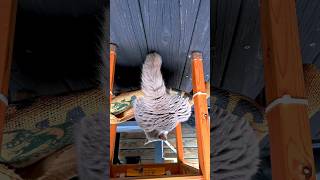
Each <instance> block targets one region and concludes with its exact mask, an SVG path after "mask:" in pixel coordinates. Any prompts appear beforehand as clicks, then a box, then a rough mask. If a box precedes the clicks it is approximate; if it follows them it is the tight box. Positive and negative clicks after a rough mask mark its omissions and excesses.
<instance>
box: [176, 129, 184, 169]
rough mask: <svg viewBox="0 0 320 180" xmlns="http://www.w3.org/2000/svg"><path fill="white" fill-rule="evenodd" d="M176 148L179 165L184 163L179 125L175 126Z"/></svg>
mask: <svg viewBox="0 0 320 180" xmlns="http://www.w3.org/2000/svg"><path fill="white" fill-rule="evenodd" d="M176 147H177V156H178V163H179V164H180V163H183V161H184V160H183V159H184V153H183V142H182V128H181V123H179V124H178V125H177V126H176Z"/></svg>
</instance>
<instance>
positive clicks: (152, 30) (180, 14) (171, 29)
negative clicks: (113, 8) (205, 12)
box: [140, 0, 208, 89]
mask: <svg viewBox="0 0 320 180" xmlns="http://www.w3.org/2000/svg"><path fill="white" fill-rule="evenodd" d="M199 2H200V0H194V1H179V0H171V1H150V0H140V5H141V13H142V18H143V23H144V28H145V35H146V40H147V46H148V50H149V51H151V50H155V51H157V52H158V53H159V54H160V55H161V56H162V59H163V63H162V72H163V76H164V79H165V81H166V85H167V86H168V87H172V88H175V89H179V85H180V81H181V76H182V74H183V69H184V65H185V63H186V60H187V53H188V48H189V46H190V41H191V37H192V32H193V28H194V23H195V19H196V14H197V12H198V7H199ZM207 38H208V37H207Z"/></svg>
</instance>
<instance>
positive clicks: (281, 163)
mask: <svg viewBox="0 0 320 180" xmlns="http://www.w3.org/2000/svg"><path fill="white" fill-rule="evenodd" d="M295 3H296V2H295V1H294V0H281V1H279V0H262V1H261V25H262V26H261V30H262V42H263V56H264V68H265V81H266V97H267V102H268V103H271V102H272V101H273V100H275V99H277V98H280V97H282V96H283V95H286V94H287V95H290V96H292V97H295V98H305V90H304V78H303V71H302V61H301V52H300V45H299V33H298V23H297V16H296V7H295ZM266 117H267V119H268V124H269V134H270V145H271V162H272V165H271V166H272V179H275V180H283V179H293V180H298V179H308V180H309V179H310V180H315V179H316V176H315V167H314V160H313V154H312V143H311V135H310V133H311V132H310V127H309V126H310V125H309V120H308V116H307V110H306V106H305V105H302V104H288V105H284V104H279V105H277V106H275V107H274V108H272V109H271V110H270V111H269V112H268V113H267V114H266Z"/></svg>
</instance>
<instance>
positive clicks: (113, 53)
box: [109, 44, 117, 174]
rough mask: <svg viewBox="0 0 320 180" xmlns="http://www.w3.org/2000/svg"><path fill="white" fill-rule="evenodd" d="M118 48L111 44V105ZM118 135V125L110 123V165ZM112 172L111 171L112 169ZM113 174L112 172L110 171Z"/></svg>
mask: <svg viewBox="0 0 320 180" xmlns="http://www.w3.org/2000/svg"><path fill="white" fill-rule="evenodd" d="M116 58H117V54H116V46H115V45H114V44H110V62H109V63H110V104H111V101H112V90H113V81H114V73H115V66H116ZM116 133H117V125H116V124H111V123H110V156H109V158H110V165H111V164H113V158H114V147H115V142H116ZM110 170H111V169H110ZM110 174H111V171H110Z"/></svg>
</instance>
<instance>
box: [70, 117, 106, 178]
mask: <svg viewBox="0 0 320 180" xmlns="http://www.w3.org/2000/svg"><path fill="white" fill-rule="evenodd" d="M108 131H109V122H108V121H107V116H106V114H103V113H97V114H94V115H92V116H88V117H85V118H84V119H82V120H81V121H80V122H79V123H77V124H75V129H74V134H75V146H76V152H77V161H78V162H77V164H78V175H79V178H80V180H88V179H90V180H101V179H108V178H109V158H108V154H109V152H108V151H109V147H110V144H109V133H108Z"/></svg>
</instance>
